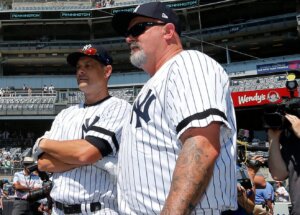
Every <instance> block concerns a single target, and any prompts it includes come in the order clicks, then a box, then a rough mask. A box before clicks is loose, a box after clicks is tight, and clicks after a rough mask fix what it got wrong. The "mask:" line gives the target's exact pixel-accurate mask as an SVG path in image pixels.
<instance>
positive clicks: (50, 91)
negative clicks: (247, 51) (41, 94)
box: [48, 84, 54, 94]
mask: <svg viewBox="0 0 300 215" xmlns="http://www.w3.org/2000/svg"><path fill="white" fill-rule="evenodd" d="M48 91H49V93H50V94H53V93H54V86H53V85H52V84H51V85H50V86H49V87H48Z"/></svg>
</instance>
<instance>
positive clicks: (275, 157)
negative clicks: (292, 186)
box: [268, 140, 288, 180]
mask: <svg viewBox="0 0 300 215" xmlns="http://www.w3.org/2000/svg"><path fill="white" fill-rule="evenodd" d="M268 165H269V170H270V173H271V174H272V177H273V179H275V180H284V179H286V178H287V177H288V171H287V167H286V164H285V162H284V160H283V158H282V155H281V151H280V143H279V142H278V141H277V140H270V147H269V161H268Z"/></svg>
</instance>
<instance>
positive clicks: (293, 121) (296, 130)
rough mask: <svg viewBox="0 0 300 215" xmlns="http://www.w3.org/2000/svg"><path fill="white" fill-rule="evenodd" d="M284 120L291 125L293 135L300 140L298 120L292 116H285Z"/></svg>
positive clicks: (299, 122)
mask: <svg viewBox="0 0 300 215" xmlns="http://www.w3.org/2000/svg"><path fill="white" fill-rule="evenodd" d="M285 118H287V120H288V121H289V122H290V123H291V124H292V129H293V131H294V133H295V135H296V136H297V137H298V138H300V119H299V118H298V117H297V116H295V115H292V114H286V115H285Z"/></svg>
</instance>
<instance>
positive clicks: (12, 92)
mask: <svg viewBox="0 0 300 215" xmlns="http://www.w3.org/2000/svg"><path fill="white" fill-rule="evenodd" d="M35 92H38V94H36V95H40V93H42V95H55V88H54V86H53V84H50V85H49V86H47V85H46V84H45V85H44V86H43V87H42V89H41V90H39V89H32V87H31V86H27V85H26V84H24V85H23V87H22V89H17V88H16V87H14V86H10V87H8V86H7V87H5V88H0V97H16V96H19V95H22V96H34V95H35Z"/></svg>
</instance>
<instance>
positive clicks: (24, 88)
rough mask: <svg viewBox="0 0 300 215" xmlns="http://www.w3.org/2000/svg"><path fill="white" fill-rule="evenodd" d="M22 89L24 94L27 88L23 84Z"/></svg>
mask: <svg viewBox="0 0 300 215" xmlns="http://www.w3.org/2000/svg"><path fill="white" fill-rule="evenodd" d="M22 89H23V91H24V92H26V90H27V86H26V85H25V84H23V88H22Z"/></svg>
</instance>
